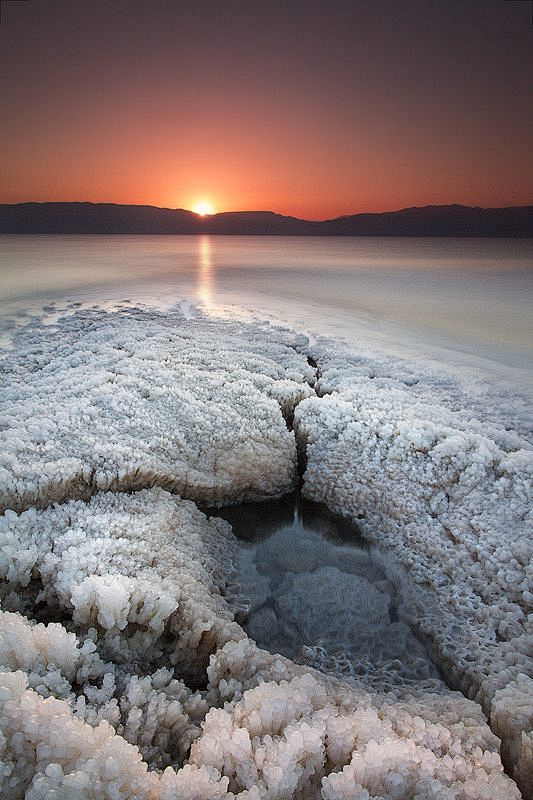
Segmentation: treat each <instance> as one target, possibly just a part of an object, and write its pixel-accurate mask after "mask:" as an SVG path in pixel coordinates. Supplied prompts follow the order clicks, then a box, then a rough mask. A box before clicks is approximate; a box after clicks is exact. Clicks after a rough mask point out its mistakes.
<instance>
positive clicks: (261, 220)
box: [0, 202, 533, 237]
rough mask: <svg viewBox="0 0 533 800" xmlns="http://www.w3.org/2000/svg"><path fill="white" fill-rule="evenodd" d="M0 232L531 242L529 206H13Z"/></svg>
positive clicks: (532, 211) (1, 217) (4, 213)
mask: <svg viewBox="0 0 533 800" xmlns="http://www.w3.org/2000/svg"><path fill="white" fill-rule="evenodd" d="M0 233H41V234H42V233H55V234H66V233H70V234H72V233H78V234H89V233H100V234H102V233H104V234H115V233H127V234H198V233H211V234H222V235H225V234H228V235H230V234H233V235H278V236H498V237H504V236H506V237H533V206H511V207H507V208H479V207H477V206H476V207H472V206H462V205H443V206H423V207H414V208H404V209H402V210H401V211H387V212H382V213H373V214H352V215H348V216H342V217H336V218H335V219H328V220H324V221H322V222H315V221H310V220H304V219H298V218H297V217H289V216H283V215H282V214H275V213H274V212H272V211H227V212H223V213H221V214H212V215H209V216H205V217H201V216H199V215H198V214H195V213H194V212H192V211H186V210H184V209H181V208H177V209H172V208H158V207H156V206H137V205H118V204H115V203H77V202H73V203H16V204H0Z"/></svg>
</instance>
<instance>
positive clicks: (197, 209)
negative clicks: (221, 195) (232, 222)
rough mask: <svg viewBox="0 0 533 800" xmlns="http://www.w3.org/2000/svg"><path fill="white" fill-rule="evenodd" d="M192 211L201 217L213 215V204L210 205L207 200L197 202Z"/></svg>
mask: <svg viewBox="0 0 533 800" xmlns="http://www.w3.org/2000/svg"><path fill="white" fill-rule="evenodd" d="M192 210H193V211H194V213H195V214H199V215H200V216H201V217H205V216H206V215H207V214H214V213H215V208H214V206H213V203H210V202H209V200H198V202H197V203H195V204H194V205H193V207H192Z"/></svg>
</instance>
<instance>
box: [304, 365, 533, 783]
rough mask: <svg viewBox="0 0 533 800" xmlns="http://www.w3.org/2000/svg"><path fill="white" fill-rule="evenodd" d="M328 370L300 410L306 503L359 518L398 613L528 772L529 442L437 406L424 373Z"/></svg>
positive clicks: (532, 632) (466, 412)
mask: <svg viewBox="0 0 533 800" xmlns="http://www.w3.org/2000/svg"><path fill="white" fill-rule="evenodd" d="M324 361H325V363H324V365H323V367H322V369H323V372H322V377H321V378H320V380H319V381H318V383H317V386H316V389H317V394H318V395H323V396H322V397H320V399H319V398H318V397H317V398H311V399H309V400H306V401H304V402H303V403H302V404H301V405H300V406H299V407H298V409H297V411H296V418H295V425H296V429H297V431H298V436H299V437H300V439H301V441H302V446H303V445H304V443H305V446H306V454H307V471H306V473H305V482H304V494H305V495H306V496H308V497H310V498H312V499H313V500H316V501H320V502H324V503H326V504H327V505H328V507H329V508H331V509H333V510H335V511H336V512H338V513H342V514H344V515H346V516H351V517H357V519H358V524H359V526H360V527H361V528H362V530H363V532H364V533H365V534H366V535H367V536H368V538H369V539H370V540H374V541H376V542H378V541H379V545H380V547H381V548H384V550H383V553H384V555H383V560H384V563H385V564H386V565H387V566H388V572H389V576H392V575H394V573H396V579H397V582H398V583H399V584H400V586H401V587H402V589H401V594H403V599H404V603H403V611H404V614H405V615H406V616H408V617H409V618H410V619H411V620H412V622H413V623H414V624H415V625H416V627H417V629H418V630H419V631H420V632H421V633H422V634H423V635H424V636H425V637H426V638H427V640H428V642H429V643H430V644H431V646H432V648H433V651H434V653H435V658H436V660H437V662H438V663H439V664H440V665H441V667H442V668H443V670H444V672H445V674H446V675H447V676H448V679H449V681H450V682H451V683H452V684H453V685H456V686H458V687H460V688H461V689H462V691H463V692H464V693H465V694H466V695H467V696H468V697H471V698H472V699H475V700H476V701H477V702H479V703H481V705H482V706H483V708H484V710H485V712H486V713H487V714H488V715H490V719H491V723H492V726H493V730H494V731H495V732H496V733H497V734H498V735H499V736H501V737H502V739H503V753H504V755H505V757H506V758H507V761H508V763H509V764H510V765H511V766H512V765H515V768H516V774H517V777H520V776H521V775H525V774H526V767H525V766H524V765H525V764H526V762H527V761H528V758H529V756H530V754H531V741H532V738H531V737H532V734H531V727H532V723H533V696H532V688H533V682H532V681H531V676H532V674H533V659H532V654H533V628H532V620H533V615H532V600H533V571H532V565H531V562H532V559H531V556H532V550H533V538H532V532H533V527H532V517H531V478H532V476H533V452H532V448H531V445H530V444H529V443H528V442H526V441H525V440H524V439H522V438H520V437H519V436H518V435H516V434H514V433H513V432H510V431H506V430H504V429H502V428H501V427H499V426H496V425H495V424H490V423H486V422H485V421H483V419H482V418H481V414H479V418H478V417H476V416H473V414H472V411H471V409H470V408H469V407H468V406H467V407H466V408H465V407H463V408H461V407H458V403H457V400H458V396H455V397H453V395H452V394H451V393H450V392H448V393H445V397H446V400H445V402H442V403H440V402H439V394H438V393H437V392H436V391H435V386H432V383H431V380H430V379H428V377H427V376H423V375H421V376H420V380H419V381H417V382H415V383H414V386H413V385H411V384H412V383H413V379H412V376H411V375H409V374H407V375H404V374H402V372H401V371H400V370H399V369H396V370H390V368H389V369H387V366H385V367H384V366H383V365H375V364H374V365H369V364H368V363H365V362H364V360H357V359H353V360H352V363H350V362H349V361H348V360H346V361H345V362H344V364H342V366H341V367H339V365H338V363H337V364H331V365H330V364H329V363H328V361H327V360H326V359H325V360H324ZM370 366H372V369H370ZM437 388H438V387H437ZM459 397H460V396H459ZM473 405H476V406H477V407H478V409H479V400H478V401H474V402H473ZM493 416H496V414H494V415H493ZM406 575H407V577H408V580H409V583H407V581H406ZM519 709H520V710H519ZM522 785H523V786H524V787H525V786H527V785H528V784H527V782H524V779H523V778H522ZM529 785H530V786H531V783H530V784H529Z"/></svg>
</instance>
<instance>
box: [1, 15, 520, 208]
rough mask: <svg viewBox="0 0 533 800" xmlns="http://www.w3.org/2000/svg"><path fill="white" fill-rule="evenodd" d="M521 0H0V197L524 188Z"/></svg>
mask: <svg viewBox="0 0 533 800" xmlns="http://www.w3.org/2000/svg"><path fill="white" fill-rule="evenodd" d="M532 76H533V27H532V24H531V4H530V3H529V2H521V1H520V0H511V1H510V2H504V0H361V2H358V0H350V1H349V2H342V1H341V0H327V1H326V0H324V2H316V1H315V0H283V1H280V0H242V1H241V0H212V1H211V0H194V2H192V1H191V2H185V0H184V1H183V2H182V1H181V0H150V2H148V0H146V1H145V2H142V1H141V0H90V2H82V0H27V2H14V1H11V0H9V1H8V2H3V3H2V24H1V26H0V108H1V115H2V122H1V124H0V202H20V201H28V200H39V201H45V200H91V201H94V202H116V203H139V204H152V205H157V206H168V207H172V208H174V207H180V208H194V207H196V205H197V203H198V202H200V201H204V202H206V203H211V204H212V206H213V208H214V210H216V211H230V210H246V209H269V210H273V211H277V212H280V213H283V214H294V215H295V216H301V217H306V218H309V219H324V218H329V217H334V216H338V215H340V214H349V213H356V212H359V211H383V210H390V209H397V208H402V207H405V206H412V205H426V204H433V203H438V204H440V203H454V202H457V203H465V204H471V205H483V206H501V205H520V204H526V203H532V202H533V156H532V151H533V147H532V142H533V92H532Z"/></svg>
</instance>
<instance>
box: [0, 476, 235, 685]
mask: <svg viewBox="0 0 533 800" xmlns="http://www.w3.org/2000/svg"><path fill="white" fill-rule="evenodd" d="M235 549H236V539H235V537H234V536H233V533H232V532H231V528H230V526H229V525H228V523H227V522H224V521H223V520H221V519H217V518H211V519H209V520H208V519H207V517H206V516H205V515H204V514H202V513H201V512H200V511H199V510H198V509H197V508H196V506H195V505H194V503H192V502H190V501H187V500H180V499H179V498H177V497H175V496H173V495H171V494H169V493H168V492H166V491H164V490H162V489H150V490H148V489H146V490H143V491H141V492H138V493H135V494H132V495H125V494H120V493H119V494H113V493H103V494H99V495H95V496H94V497H93V498H91V500H90V501H89V502H88V503H84V502H83V501H80V500H77V501H71V502H70V503H65V504H63V505H57V506H54V507H53V508H49V509H44V510H36V509H31V510H29V511H25V512H23V513H22V514H20V515H17V514H15V513H13V512H7V513H6V514H5V515H4V516H3V517H2V518H0V579H1V583H0V597H3V598H4V600H3V604H4V608H6V607H7V608H9V606H10V603H11V602H13V600H14V599H16V602H17V603H18V604H19V606H22V610H23V611H28V613H29V612H31V611H32V608H33V607H34V606H35V605H36V604H43V603H45V604H46V609H47V614H50V613H51V611H52V610H53V609H56V612H55V613H57V614H58V615H59V616H60V617H62V618H65V617H67V618H69V617H71V618H72V622H73V624H74V626H75V630H76V632H77V633H78V634H79V635H83V636H86V635H88V634H89V632H90V631H94V635H93V638H94V639H95V641H96V642H97V644H98V647H99V651H100V653H101V654H103V655H104V656H105V658H108V659H112V660H113V661H118V662H122V663H128V662H130V661H132V660H133V659H138V658H143V659H144V660H148V661H149V662H150V663H155V662H156V661H157V659H158V658H160V657H161V656H162V655H163V654H164V655H165V658H166V659H168V660H169V663H171V664H172V665H173V666H175V667H176V669H177V672H178V674H179V675H180V676H184V677H187V678H188V679H189V680H194V678H195V676H199V677H200V679H201V676H202V675H203V674H204V673H205V668H206V666H207V661H208V658H209V654H210V653H211V652H213V651H214V650H215V649H216V648H217V647H218V646H221V645H223V644H225V643H226V642H227V641H228V640H230V639H232V638H237V639H238V638H240V637H242V636H243V635H244V634H243V632H242V631H241V629H240V628H239V626H238V625H236V624H235V623H234V622H233V621H232V620H233V611H232V609H231V608H230V607H229V606H228V604H227V602H226V601H225V600H224V598H223V597H222V593H224V591H225V589H226V587H227V585H228V583H230V582H231V579H232V576H233V574H234V572H235V570H234V567H233V559H234V555H235ZM24 598H26V601H25V602H24ZM33 613H35V612H33ZM33 636H34V637H35V633H34V634H33Z"/></svg>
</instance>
